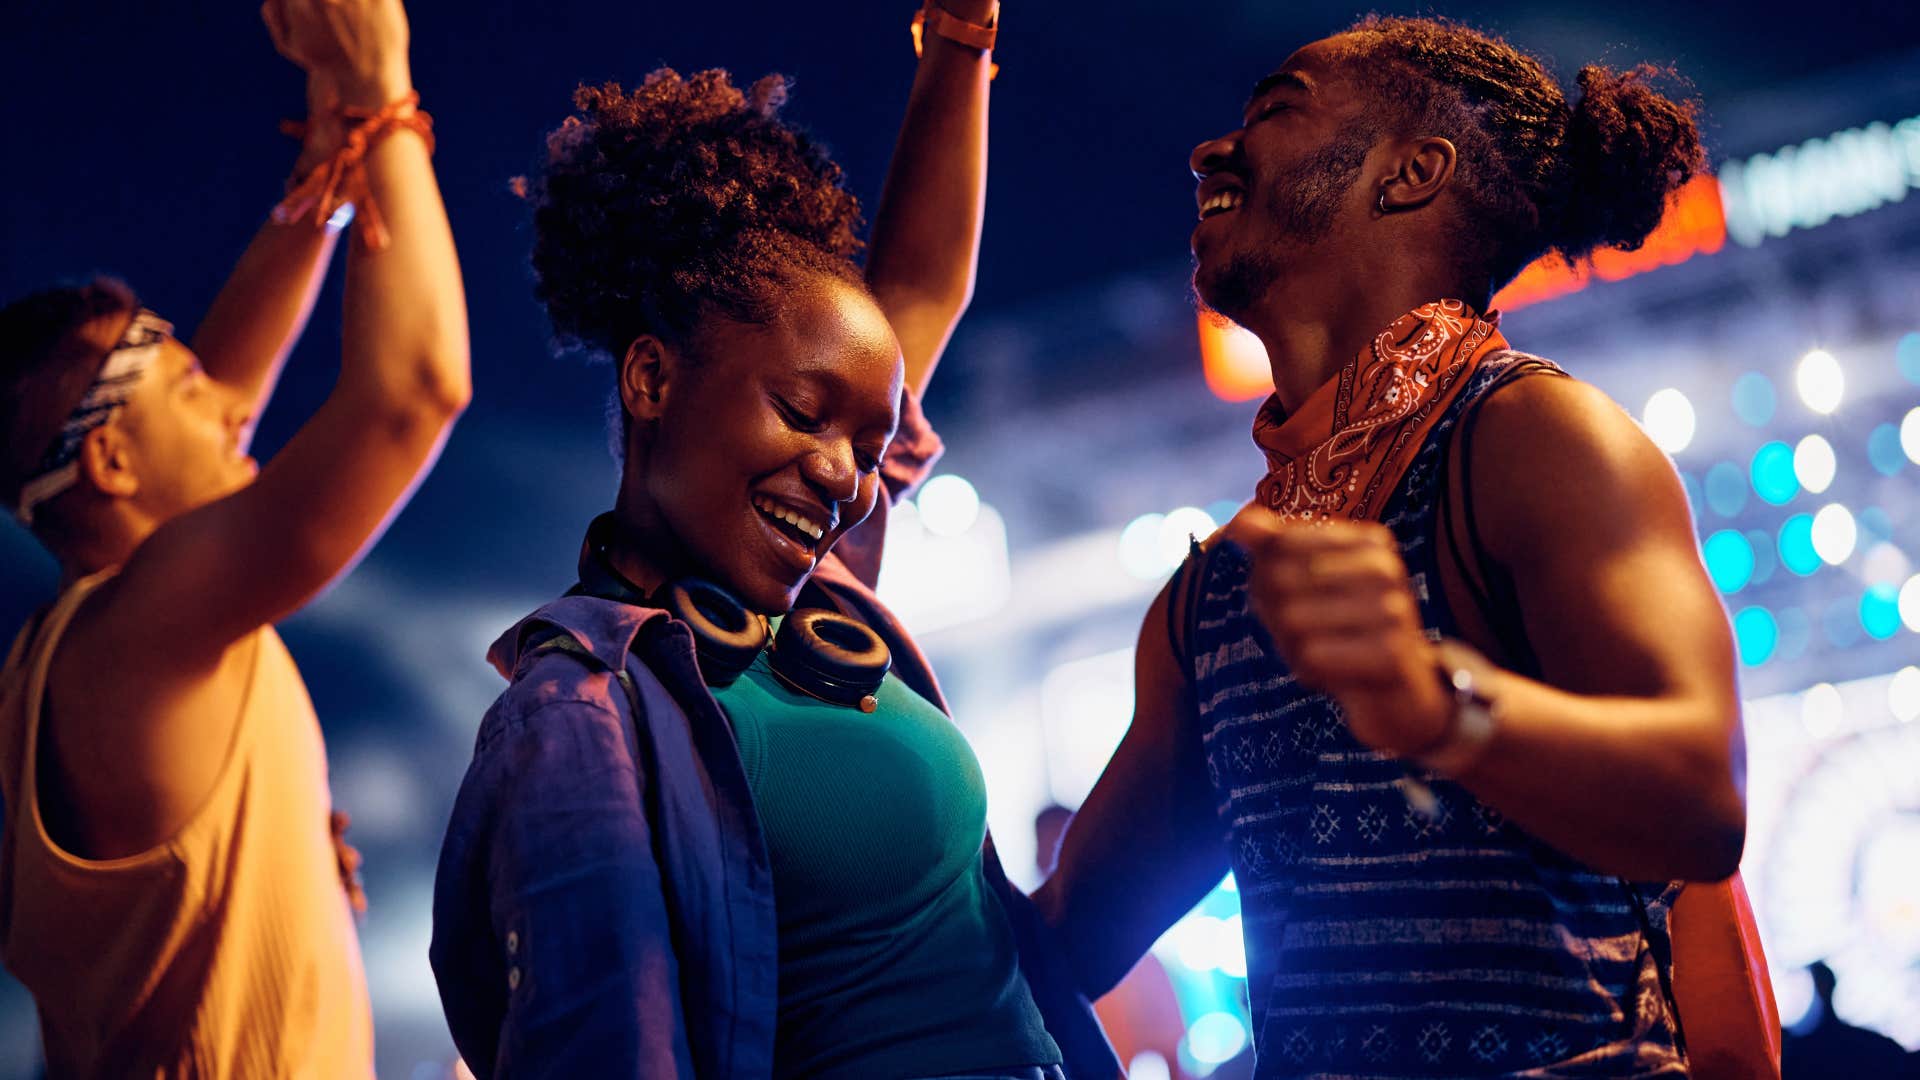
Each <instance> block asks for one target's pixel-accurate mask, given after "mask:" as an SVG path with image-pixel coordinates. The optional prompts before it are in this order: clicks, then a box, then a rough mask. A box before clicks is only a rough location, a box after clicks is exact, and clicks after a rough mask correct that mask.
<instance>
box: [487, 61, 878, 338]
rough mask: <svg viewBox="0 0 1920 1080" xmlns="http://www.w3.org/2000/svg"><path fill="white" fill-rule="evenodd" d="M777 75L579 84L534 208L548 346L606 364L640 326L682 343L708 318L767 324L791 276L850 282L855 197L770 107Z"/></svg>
mask: <svg viewBox="0 0 1920 1080" xmlns="http://www.w3.org/2000/svg"><path fill="white" fill-rule="evenodd" d="M786 97H787V82H786V80H785V79H784V78H783V77H781V76H778V75H768V76H766V77H765V78H762V79H760V80H759V81H758V82H756V83H754V84H753V86H752V87H750V88H749V89H747V90H746V91H745V92H744V93H743V92H742V91H741V90H740V89H739V88H737V87H735V86H734V85H733V82H732V80H731V79H730V78H729V76H728V75H727V73H726V72H725V71H720V70H712V71H702V72H698V73H696V74H694V75H692V76H689V77H683V76H681V75H680V74H679V73H678V72H676V71H673V70H671V69H669V68H662V69H660V70H658V71H655V72H653V73H652V74H650V75H648V76H647V77H646V79H645V80H644V81H643V82H642V83H641V84H640V85H639V86H638V87H637V88H635V89H633V90H631V91H629V90H624V89H622V88H621V87H620V86H619V85H618V84H616V83H608V84H606V85H604V86H598V87H590V86H582V87H580V88H579V89H578V90H576V91H575V92H574V95H573V104H574V109H575V112H574V114H573V115H572V116H569V117H567V119H566V121H565V122H564V123H562V124H561V125H560V127H559V128H558V129H556V130H555V131H554V132H553V133H552V134H551V135H549V136H548V137H547V160H546V167H545V169H544V170H543V171H542V172H540V173H539V174H538V175H537V176H535V177H534V178H533V179H532V180H531V181H528V180H525V179H522V180H518V181H516V182H515V190H516V191H517V192H518V193H519V194H520V195H521V196H522V197H523V198H525V199H526V200H527V202H528V203H530V204H531V205H532V207H533V225H534V243H533V270H534V274H535V277H536V285H535V289H534V293H535V295H536V296H537V297H538V298H539V299H540V301H541V302H542V303H544V304H545V305H546V308H547V314H548V317H549V318H550V319H551V320H552V322H553V328H554V333H555V336H556V340H557V342H558V344H559V345H560V346H561V347H563V348H568V349H585V350H588V351H589V352H591V353H593V354H596V355H599V356H603V357H613V358H617V357H619V356H620V355H622V354H623V353H624V352H625V351H626V348H627V346H628V345H630V344H631V343H632V342H633V340H634V339H635V338H637V337H639V336H641V335H642V334H653V335H655V336H658V337H660V338H662V339H664V340H667V341H669V342H674V343H676V344H687V343H690V342H691V341H692V340H693V338H694V336H695V331H696V330H697V328H698V327H699V326H700V325H701V323H702V321H703V320H704V319H706V318H707V317H709V316H711V315H715V314H719V315H724V316H727V317H730V318H734V319H740V320H745V321H752V322H765V321H766V320H767V319H769V318H771V317H772V316H773V315H774V314H775V312H776V310H777V306H776V303H775V301H776V299H777V297H778V296H779V295H780V287H781V286H782V285H784V284H788V283H790V282H791V280H792V278H793V276H794V275H795V274H799V273H818V274H824V275H828V276H831V277H835V278H838V279H840V280H843V281H847V282H849V283H854V284H858V283H860V282H861V276H860V271H859V268H858V267H857V266H856V265H855V263H854V257H855V256H856V255H857V254H858V253H859V251H860V248H861V242H860V239H859V236H858V230H859V228H860V223H861V222H860V205H859V202H858V201H857V200H856V199H855V198H854V197H853V195H852V194H850V193H849V192H848V191H847V190H846V189H845V187H844V182H843V179H842V176H841V172H840V167H839V166H838V165H835V164H834V163H833V162H832V161H831V160H830V159H829V158H828V157H827V153H826V151H825V149H824V148H823V147H821V146H820V144H819V143H817V142H815V141H814V140H813V139H812V138H811V137H809V136H808V135H807V134H806V133H805V132H803V131H801V130H800V129H798V128H796V127H794V126H793V125H791V124H788V123H785V122H783V121H782V120H781V119H780V117H779V111H780V107H781V106H782V105H783V104H785V102H786Z"/></svg>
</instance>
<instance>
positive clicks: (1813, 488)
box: [1793, 435, 1838, 495]
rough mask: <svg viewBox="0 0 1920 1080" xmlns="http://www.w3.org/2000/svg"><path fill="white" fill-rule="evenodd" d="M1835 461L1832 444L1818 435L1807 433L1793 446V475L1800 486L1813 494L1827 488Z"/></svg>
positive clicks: (1831, 480)
mask: <svg viewBox="0 0 1920 1080" xmlns="http://www.w3.org/2000/svg"><path fill="white" fill-rule="evenodd" d="M1837 464H1838V463H1837V462H1836V461H1835V460H1834V457H1833V444H1832V443H1829V442H1827V440H1825V439H1823V438H1821V437H1820V436H1818V435H1809V436H1807V437H1806V438H1804V439H1801V440H1800V444H1799V445H1798V446H1795V447H1794V448H1793V475H1794V477H1795V478H1796V479H1798V480H1799V481H1800V486H1801V487H1803V488H1806V489H1807V490H1808V491H1810V492H1812V493H1813V494H1815V495H1818V494H1820V493H1821V492H1823V491H1825V490H1827V488H1828V487H1829V486H1831V485H1832V483H1833V474H1834V470H1835V468H1836V467H1837Z"/></svg>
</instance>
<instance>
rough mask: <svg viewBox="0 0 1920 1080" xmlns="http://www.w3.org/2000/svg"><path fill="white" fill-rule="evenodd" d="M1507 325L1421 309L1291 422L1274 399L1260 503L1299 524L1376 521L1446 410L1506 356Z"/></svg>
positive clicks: (1265, 415)
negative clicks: (1483, 368) (1489, 360)
mask: <svg viewBox="0 0 1920 1080" xmlns="http://www.w3.org/2000/svg"><path fill="white" fill-rule="evenodd" d="M1498 318H1499V316H1498V315H1497V314H1496V315H1495V316H1494V319H1493V320H1488V319H1483V318H1481V317H1480V316H1479V315H1477V314H1476V313H1475V312H1474V310H1473V309H1472V308H1471V307H1468V306H1467V305H1466V304H1464V303H1462V302H1460V301H1458V300H1436V301H1434V302H1433V303H1430V304H1422V305H1420V306H1419V307H1417V308H1414V309H1413V310H1412V311H1410V312H1408V313H1407V314H1405V315H1402V316H1401V317H1400V318H1399V319H1397V320H1395V321H1394V323H1393V325H1392V326H1389V327H1387V328H1386V329H1385V330H1382V331H1381V332H1380V334H1379V335H1378V336H1377V337H1375V338H1374V339H1373V345H1372V347H1371V348H1369V349H1368V350H1367V351H1365V352H1362V353H1361V354H1360V355H1359V356H1356V357H1354V358H1353V359H1352V360H1351V361H1348V363H1347V365H1346V366H1345V367H1343V368H1341V369H1340V374H1339V376H1338V377H1336V378H1334V379H1332V380H1330V381H1328V383H1327V384H1326V385H1325V386H1322V387H1321V388H1320V389H1318V390H1315V391H1314V392H1313V396H1312V397H1310V398H1308V399H1307V400H1306V403H1305V404H1303V405H1301V406H1300V409H1299V411H1297V412H1295V413H1293V414H1292V415H1291V416H1289V415H1288V414H1287V412H1286V410H1285V409H1283V408H1281V406H1280V399H1279V397H1278V395H1276V396H1274V397H1270V398H1268V399H1267V401H1266V403H1265V404H1263V405H1261V406H1260V413H1259V415H1258V416H1256V417H1255V418H1254V421H1253V441H1254V442H1255V443H1256V444H1258V445H1259V447H1260V449H1261V450H1263V451H1265V452H1266V455H1267V475H1266V476H1265V477H1264V478H1263V479H1261V481H1260V485H1259V487H1258V488H1257V489H1256V490H1255V499H1256V501H1258V502H1259V503H1260V505H1262V506H1265V507H1268V508H1270V509H1272V510H1273V511H1274V512H1275V513H1277V514H1279V515H1280V516H1282V517H1284V518H1288V519H1290V520H1295V521H1329V520H1332V519H1334V518H1350V519H1353V520H1356V521H1358V520H1367V519H1377V518H1378V517H1379V515H1380V510H1381V508H1382V507H1383V506H1384V505H1385V504H1386V501H1387V496H1388V495H1389V494H1391V493H1392V491H1393V489H1394V488H1395V487H1397V486H1398V485H1399V483H1400V477H1401V476H1402V475H1404V474H1405V473H1406V471H1407V466H1408V464H1409V463H1411V462H1412V460H1413V456H1414V454H1415V452H1417V451H1418V450H1419V448H1420V445H1421V443H1422V442H1424V441H1425V440H1426V437H1427V433H1428V432H1429V431H1431V430H1432V429H1433V425H1434V424H1435V423H1437V422H1438V421H1439V419H1440V416H1441V414H1442V413H1443V412H1444V411H1445V410H1446V406H1447V403H1448V402H1449V401H1451V400H1453V396H1454V394H1455V393H1456V392H1458V391H1459V389H1460V387H1462V386H1465V385H1466V382H1467V378H1468V376H1470V375H1472V374H1473V371H1474V368H1476V367H1477V366H1478V365H1479V363H1480V361H1481V360H1482V359H1484V358H1485V357H1487V356H1488V355H1489V354H1492V353H1495V352H1499V351H1500V350H1502V349H1505V348H1506V347H1507V341H1506V339H1505V338H1504V337H1501V336H1500V331H1499V329H1498V326H1497V320H1498Z"/></svg>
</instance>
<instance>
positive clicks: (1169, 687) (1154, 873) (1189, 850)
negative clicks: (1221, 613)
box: [1033, 589, 1227, 998]
mask: <svg viewBox="0 0 1920 1080" xmlns="http://www.w3.org/2000/svg"><path fill="white" fill-rule="evenodd" d="M1167 605H1168V591H1167V590H1165V589H1163V590H1161V592H1160V595H1159V596H1158V597H1156V598H1155V599H1154V601H1153V606H1152V607H1151V608H1149V609H1148V611H1147V617H1146V621H1145V622H1144V623H1143V624H1142V625H1141V628H1140V640H1139V644H1138V647H1137V649H1136V651H1135V654H1134V709H1133V724H1132V726H1131V727H1129V728H1128V729H1127V735H1126V738H1125V739H1123V740H1121V742H1120V748H1119V749H1118V750H1116V751H1114V755H1113V760H1112V761H1110V762H1108V763H1107V768H1106V771H1104V772H1102V773H1101V774H1100V782H1099V783H1097V784H1095V785H1094V788H1093V792H1092V793H1091V794H1090V795H1088V796H1087V801H1086V803H1085V805H1083V806H1081V807H1080V810H1079V812H1078V813H1076V814H1075V815H1074V816H1073V821H1072V822H1071V823H1069V825H1068V826H1067V834H1066V837H1065V839H1064V840H1063V841H1062V842H1061V846H1060V865H1059V868H1058V869H1057V870H1055V871H1054V874H1053V876H1052V877H1050V878H1048V879H1047V882H1046V884H1044V885H1042V886H1041V887H1040V889H1039V891H1038V892H1036V893H1034V896H1033V899H1034V903H1035V904H1036V905H1037V906H1038V907H1039V908H1040V910H1041V912H1042V914H1043V916H1044V917H1045V918H1046V921H1047V924H1048V925H1049V926H1050V927H1052V928H1053V930H1054V932H1055V933H1056V934H1057V935H1058V937H1059V940H1060V942H1061V944H1062V947H1063V948H1064V949H1065V950H1066V952H1067V956H1068V959H1069V962H1070V963H1071V964H1072V965H1073V971H1074V977H1075V978H1076V979H1077V980H1078V981H1079V984H1080V990H1081V992H1082V993H1085V994H1086V995H1087V996H1088V997H1090V998H1092V997H1099V996H1100V995H1102V994H1104V993H1106V992H1107V991H1108V990H1110V989H1112V988H1113V986H1114V984H1115V983H1118V982H1119V981H1120V980H1121V978H1122V977H1124V976H1125V975H1126V973H1127V972H1128V971H1129V970H1131V969H1132V968H1133V965H1134V964H1135V963H1137V962H1138V961H1139V959H1140V957H1141V956H1143V955H1145V954H1146V951H1147V949H1148V948H1150V947H1151V946H1152V945H1153V943H1154V941H1156V940H1158V938H1159V937H1160V935H1161V934H1162V933H1164V932H1165V931H1166V929H1167V927H1169V926H1172V925H1173V924H1174V922H1175V921H1177V920H1178V919H1179V918H1180V917H1181V916H1182V915H1185V914H1186V913H1187V912H1188V911H1189V910H1191V909H1192V907H1193V905H1195V904H1197V903H1199V902H1200V899H1201V898H1202V897H1204V896H1206V894H1207V893H1208V891H1209V890H1211V889H1212V888H1213V887H1214V886H1215V885H1217V884H1219V882H1220V879H1221V877H1223V876H1224V875H1225V874H1226V872H1227V848H1226V843H1225V840H1224V830H1223V828H1222V826H1221V824H1220V818H1219V815H1218V814H1216V813H1215V812H1214V807H1213V788H1212V785H1211V784H1210V782H1209V781H1208V779H1207V768H1206V760H1205V757H1204V752H1203V749H1202V747H1201V744H1200V735H1199V731H1198V728H1197V726H1196V724H1195V721H1194V715H1193V700H1192V695H1191V691H1190V688H1189V684H1188V682H1187V679H1186V678H1185V676H1184V673H1183V672H1182V671H1181V669H1180V665H1179V663H1178V662H1177V661H1176V660H1175V659H1174V655H1173V650H1172V647H1171V644H1170V643H1169V642H1168V640H1167V629H1166V628H1167Z"/></svg>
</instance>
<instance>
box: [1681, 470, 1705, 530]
mask: <svg viewBox="0 0 1920 1080" xmlns="http://www.w3.org/2000/svg"><path fill="white" fill-rule="evenodd" d="M1680 490H1682V491H1684V492H1685V493H1686V496H1687V505H1688V506H1689V507H1691V508H1692V509H1693V516H1694V517H1696V518H1697V517H1699V516H1700V514H1701V512H1702V510H1703V508H1704V507H1705V506H1706V505H1707V490H1706V488H1705V487H1704V486H1703V485H1702V484H1701V483H1700V478H1699V477H1697V476H1695V475H1693V474H1692V473H1690V472H1687V471H1685V470H1682V471H1681V473H1680Z"/></svg>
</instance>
